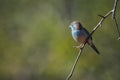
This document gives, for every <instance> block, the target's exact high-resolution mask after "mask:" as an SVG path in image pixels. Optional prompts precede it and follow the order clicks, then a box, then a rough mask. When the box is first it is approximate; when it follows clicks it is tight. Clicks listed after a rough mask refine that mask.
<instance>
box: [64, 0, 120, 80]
mask: <svg viewBox="0 0 120 80" xmlns="http://www.w3.org/2000/svg"><path fill="white" fill-rule="evenodd" d="M117 2H118V0H115V1H114V6H113V9H112V10H110V11H109V12H108V13H106V15H104V16H102V15H99V16H100V17H101V19H100V21H99V22H98V24H97V25H96V26H95V27H94V28H93V30H92V32H91V33H90V35H89V36H88V37H87V38H86V40H85V43H84V45H83V47H82V48H80V50H79V53H78V55H77V58H76V60H75V62H74V64H73V66H72V69H71V71H70V73H69V75H68V77H67V79H66V80H70V79H71V77H72V75H73V72H74V70H75V67H76V65H77V62H78V60H79V58H80V56H81V53H82V51H83V49H84V47H85V45H86V43H87V41H88V39H89V38H90V37H91V36H92V35H93V33H94V32H95V31H96V30H97V29H98V28H99V27H100V26H101V25H102V23H103V21H104V20H105V19H106V18H107V17H108V16H109V15H110V14H112V16H113V19H114V20H115V24H116V26H117V29H118V24H117V21H116V18H115V11H116V6H117ZM118 30H119V29H118ZM118 32H119V31H118Z"/></svg>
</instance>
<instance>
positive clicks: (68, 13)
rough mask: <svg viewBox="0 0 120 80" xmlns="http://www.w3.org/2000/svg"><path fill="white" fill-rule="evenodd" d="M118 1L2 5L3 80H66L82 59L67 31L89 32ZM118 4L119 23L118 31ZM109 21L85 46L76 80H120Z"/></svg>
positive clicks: (7, 0) (12, 1) (119, 47)
mask: <svg viewBox="0 0 120 80" xmlns="http://www.w3.org/2000/svg"><path fill="white" fill-rule="evenodd" d="M113 2H114V0H0V80H65V78H66V77H67V75H68V74H69V72H70V70H71V67H72V65H73V62H74V60H75V58H76V56H77V54H78V51H79V50H78V49H75V48H73V47H72V46H75V45H78V44H77V43H76V42H75V41H74V40H73V39H72V37H71V30H70V29H69V28H68V26H69V24H70V23H71V22H72V21H73V20H79V21H80V22H81V23H82V25H83V26H84V27H85V28H87V30H88V31H89V32H90V31H91V30H92V29H93V28H94V27H95V25H96V24H97V23H98V21H99V20H100V17H98V16H97V15H98V14H101V15H104V14H106V13H107V12H108V11H109V10H111V9H112V7H113ZM119 8H120V2H119V3H118V6H117V13H116V17H117V20H118V24H119V27H120V22H119V21H120V10H119ZM117 36H118V33H117V30H116V27H115V24H114V21H113V20H112V19H111V17H108V18H107V19H106V20H105V21H104V22H103V24H102V27H100V28H99V29H98V30H97V31H96V32H95V34H94V35H93V42H94V43H95V45H96V46H97V48H98V49H99V51H100V53H101V55H96V53H95V52H94V51H93V50H92V49H91V48H90V47H89V46H86V47H85V49H84V51H83V53H82V55H81V58H80V60H79V62H78V64H77V67H76V69H75V72H74V75H73V76H72V80H120V41H118V40H117Z"/></svg>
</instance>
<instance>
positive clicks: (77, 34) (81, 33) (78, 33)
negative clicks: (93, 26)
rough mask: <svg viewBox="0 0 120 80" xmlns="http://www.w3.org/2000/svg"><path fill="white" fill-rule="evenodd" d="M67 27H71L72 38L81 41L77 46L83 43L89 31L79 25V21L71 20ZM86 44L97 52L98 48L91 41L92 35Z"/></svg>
mask: <svg viewBox="0 0 120 80" xmlns="http://www.w3.org/2000/svg"><path fill="white" fill-rule="evenodd" d="M69 27H70V28H71V32H72V37H73V39H74V40H75V41H76V42H78V43H81V45H80V46H77V47H78V48H80V47H82V46H83V45H84V42H85V40H86V38H87V37H88V36H89V32H88V31H87V30H86V29H85V28H84V27H83V26H82V25H81V23H80V22H79V21H73V22H72V23H71V24H70V26H69ZM87 44H88V45H90V46H91V47H92V48H93V50H94V51H95V52H96V53H97V54H99V51H98V49H97V48H96V47H95V45H94V44H93V42H92V37H90V38H89V40H88V41H87Z"/></svg>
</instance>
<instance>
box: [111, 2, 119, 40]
mask: <svg viewBox="0 0 120 80" xmlns="http://www.w3.org/2000/svg"><path fill="white" fill-rule="evenodd" d="M117 3H118V0H115V1H114V6H113V9H112V19H113V20H114V21H115V26H116V28H117V32H118V40H120V31H119V27H118V23H117V20H116V16H115V14H116V8H117Z"/></svg>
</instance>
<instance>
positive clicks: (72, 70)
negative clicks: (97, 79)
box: [66, 48, 83, 80]
mask: <svg viewBox="0 0 120 80" xmlns="http://www.w3.org/2000/svg"><path fill="white" fill-rule="evenodd" d="M82 49H83V48H81V49H80V50H79V53H78V55H77V58H76V60H75V62H74V64H73V67H72V69H71V72H70V74H69V75H68V77H67V79H66V80H70V78H71V77H72V75H73V72H74V70H75V67H76V64H77V62H78V60H79V58H80V56H81V53H82Z"/></svg>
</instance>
